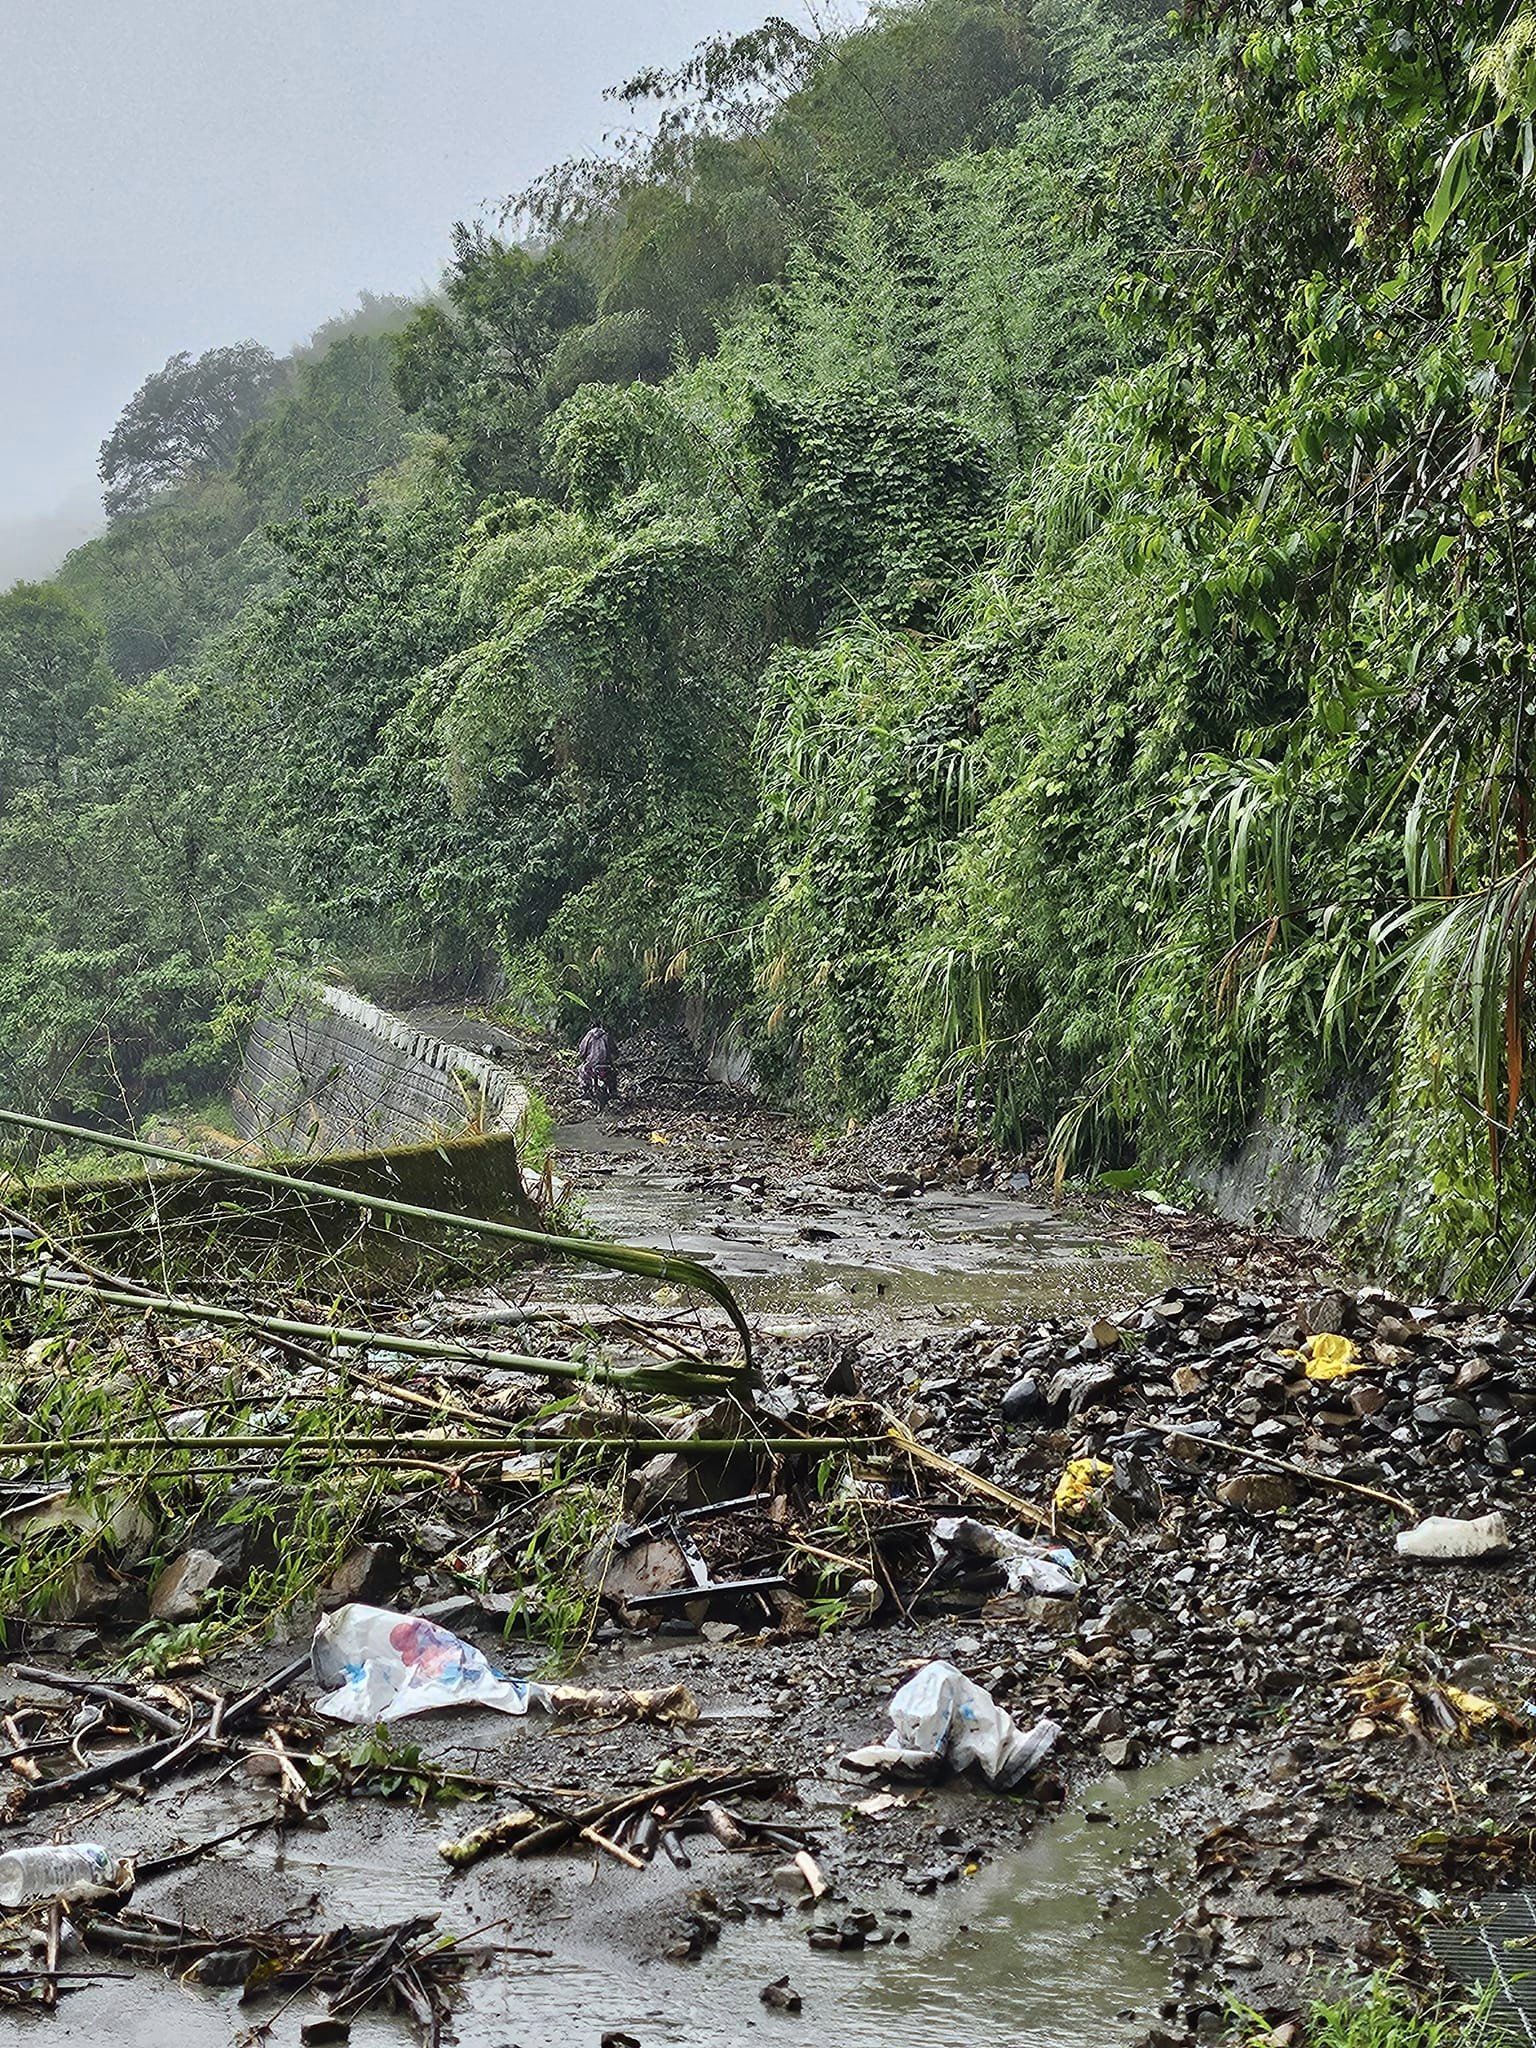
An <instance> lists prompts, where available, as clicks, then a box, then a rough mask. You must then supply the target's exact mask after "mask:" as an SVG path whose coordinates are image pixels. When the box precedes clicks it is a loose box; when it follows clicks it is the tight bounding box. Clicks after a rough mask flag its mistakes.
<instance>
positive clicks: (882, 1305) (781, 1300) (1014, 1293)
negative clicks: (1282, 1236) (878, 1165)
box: [546, 1120, 1172, 1323]
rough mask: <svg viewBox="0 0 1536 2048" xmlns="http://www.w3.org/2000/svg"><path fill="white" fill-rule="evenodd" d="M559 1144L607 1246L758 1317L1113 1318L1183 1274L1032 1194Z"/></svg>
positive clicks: (572, 1140) (630, 1137)
mask: <svg viewBox="0 0 1536 2048" xmlns="http://www.w3.org/2000/svg"><path fill="white" fill-rule="evenodd" d="M553 1142H554V1146H555V1152H556V1158H557V1161H558V1162H559V1165H560V1168H561V1170H562V1172H563V1173H564V1174H565V1176H566V1178H567V1182H568V1186H569V1189H570V1192H571V1193H572V1194H573V1195H574V1196H575V1197H576V1198H577V1199H578V1201H579V1202H580V1204H581V1209H582V1213H583V1215H584V1217H585V1219H586V1221H587V1223H588V1224H589V1225H590V1227H591V1228H592V1229H593V1230H594V1231H595V1232H596V1233H597V1234H598V1235H599V1236H602V1237H606V1238H612V1239H616V1240H620V1241H622V1242H624V1243H627V1244H637V1245H644V1246H646V1247H648V1248H650V1249H652V1250H657V1251H674V1252H677V1253H679V1254H680V1255H682V1256H686V1257H688V1258H693V1259H697V1260H700V1261H701V1262H702V1263H704V1264H705V1265H708V1266H710V1267H711V1268H712V1269H713V1270H714V1271H715V1272H717V1273H719V1274H721V1275H722V1276H723V1277H724V1278H726V1279H728V1280H729V1281H730V1282H731V1285H732V1287H733V1288H734V1290H735V1291H736V1293H737V1295H738V1296H739V1297H740V1299H741V1300H742V1302H743V1304H744V1306H746V1307H747V1308H748V1309H749V1310H750V1311H753V1312H755V1313H758V1314H763V1315H786V1314H811V1315H814V1316H816V1317H817V1318H818V1319H822V1320H826V1319H832V1318H837V1317H841V1316H849V1315H857V1316H858V1317H859V1318H860V1319H861V1320H863V1321H869V1320H870V1319H871V1318H875V1319H883V1318H890V1319H893V1320H897V1321H933V1322H953V1321H960V1322H966V1321H969V1320H971V1318H973V1317H980V1318H982V1319H983V1320H985V1321H987V1322H995V1323H1007V1322H1017V1321H1020V1320H1023V1319H1025V1318H1027V1317H1030V1316H1036V1315H1041V1314H1048V1313H1062V1312H1071V1311H1079V1310H1081V1311H1083V1312H1087V1311H1088V1310H1090V1309H1102V1307H1103V1306H1104V1303H1105V1302H1106V1300H1107V1299H1109V1298H1112V1297H1116V1296H1118V1295H1120V1294H1122V1293H1123V1294H1124V1295H1125V1296H1126V1297H1127V1298H1140V1297H1141V1296H1143V1295H1145V1294H1148V1293H1153V1292H1155V1291H1157V1289H1159V1288H1160V1287H1162V1286H1163V1285H1164V1284H1165V1283H1166V1282H1167V1281H1168V1280H1169V1279H1170V1278H1171V1277H1172V1269H1171V1267H1170V1263H1169V1261H1168V1257H1167V1254H1166V1253H1165V1252H1164V1251H1163V1250H1162V1249H1161V1247H1159V1246H1156V1245H1153V1244H1151V1243H1149V1244H1147V1245H1145V1246H1141V1247H1138V1246H1135V1245H1125V1244H1105V1243H1103V1242H1100V1241H1098V1240H1096V1239H1095V1238H1094V1236H1093V1235H1092V1234H1091V1233H1090V1232H1089V1231H1088V1230H1086V1229H1085V1228H1083V1227H1081V1226H1080V1225H1078V1224H1076V1223H1074V1222H1073V1221H1072V1220H1071V1219H1070V1218H1069V1217H1066V1216H1064V1215H1062V1214H1061V1213H1060V1212H1059V1211H1055V1210H1051V1209H1047V1208H1043V1207H1041V1206H1040V1205H1039V1204H1037V1203H1034V1202H1031V1201H1029V1200H1028V1199H1026V1198H1025V1197H1023V1196H1022V1195H1021V1196H1009V1195H1005V1194H999V1193H996V1192H985V1193H980V1192H978V1193H969V1192H964V1191H957V1190H948V1189H942V1190H941V1189H935V1190H931V1191H929V1192H927V1193H924V1194H919V1195H914V1196H912V1197H910V1198H892V1197H888V1196H883V1195H858V1196H849V1195H845V1194H841V1193H839V1192H838V1191H836V1190H833V1189H830V1188H828V1187H825V1186H821V1185H818V1184H817V1183H816V1182H815V1181H814V1180H810V1179H807V1181H806V1182H805V1183H804V1184H803V1185H798V1186H797V1185H792V1184H786V1185H783V1186H774V1185H773V1184H771V1183H768V1184H765V1183H764V1182H763V1181H762V1180H760V1179H759V1180H755V1181H753V1180H747V1181H741V1182H735V1183H733V1182H731V1180H730V1178H729V1176H730V1170H731V1162H730V1158H729V1153H728V1151H726V1150H725V1149H724V1148H723V1147H721V1148H720V1149H718V1150H717V1149H716V1148H715V1147H703V1146H701V1147H689V1148H683V1147H672V1146H670V1145H669V1146H666V1147H662V1146H661V1145H659V1144H655V1143H652V1142H650V1141H648V1140H647V1139H646V1138H645V1137H643V1136H640V1135H636V1134H634V1133H632V1132H628V1131H625V1130H622V1129H615V1128H612V1127H609V1126H607V1125H604V1124H602V1123H600V1122H598V1121H596V1120H592V1121H589V1122H586V1123H582V1124H575V1125H567V1126H564V1127H562V1128H561V1129H559V1130H557V1131H556V1132H555V1134H554V1140H553ZM559 1285H560V1283H559V1282H557V1283H556V1288H557V1290H558V1287H559ZM546 1291H549V1290H546ZM579 1291H580V1292H581V1293H582V1294H583V1295H584V1296H590V1295H591V1294H592V1293H594V1292H598V1291H601V1292H603V1293H604V1294H606V1295H607V1296H609V1297H610V1298H613V1299H636V1298H641V1297H643V1296H644V1295H645V1294H646V1293H648V1292H649V1283H647V1282H644V1281H635V1280H630V1279H626V1278H625V1277H623V1276H618V1275H615V1276H612V1277H611V1278H609V1279H607V1280H604V1281H599V1282H597V1283H596V1284H594V1278H593V1276H592V1275H591V1274H583V1275H582V1276H581V1278H580V1282H579Z"/></svg>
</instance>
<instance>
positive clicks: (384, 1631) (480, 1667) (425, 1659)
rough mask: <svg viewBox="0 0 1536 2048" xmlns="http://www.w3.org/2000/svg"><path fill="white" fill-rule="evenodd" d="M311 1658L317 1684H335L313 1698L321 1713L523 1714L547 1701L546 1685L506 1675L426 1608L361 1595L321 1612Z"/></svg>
mask: <svg viewBox="0 0 1536 2048" xmlns="http://www.w3.org/2000/svg"><path fill="white" fill-rule="evenodd" d="M310 1664H311V1668H312V1669H313V1671H314V1675H315V1681H316V1683H317V1684H319V1685H323V1686H329V1687H331V1688H333V1690H331V1691H329V1692H327V1693H326V1694H325V1696H324V1698H322V1699H319V1700H316V1702H315V1707H316V1710H317V1712H319V1713H322V1714H325V1715H328V1716H329V1718H330V1719H331V1720H333V1721H349V1722H351V1723H353V1724H354V1725H356V1726H366V1725H368V1724H371V1723H372V1722H375V1721H402V1720H404V1719H405V1717H406V1716H407V1715H408V1714H425V1713H427V1712H428V1711H429V1710H430V1709H431V1708H433V1707H469V1706H473V1707H494V1708H495V1709H496V1711H497V1712H498V1713H502V1714H526V1713H527V1711H528V1709H529V1708H530V1707H547V1706H549V1704H550V1698H549V1694H548V1693H547V1692H546V1691H545V1689H544V1687H543V1686H541V1685H534V1684H532V1683H531V1682H529V1681H526V1680H524V1679H521V1678H507V1677H504V1676H503V1675H502V1673H501V1672H499V1671H497V1670H496V1669H495V1668H494V1667H493V1666H492V1665H490V1664H488V1663H487V1662H486V1660H485V1658H484V1657H483V1656H482V1655H481V1654H480V1652H479V1651H478V1650H477V1649H476V1648H475V1646H474V1644H473V1643H466V1642H464V1641H463V1640H462V1638H461V1637H459V1636H456V1635H454V1634H453V1633H452V1632H451V1631H450V1630H448V1629H446V1628H440V1627H439V1626H438V1624H437V1623H436V1622H435V1621H428V1620H427V1619H426V1618H425V1616H424V1615H420V1614H396V1613H395V1612H394V1611H393V1610H392V1609H390V1608H387V1607H364V1606H362V1605H361V1604H360V1603H358V1602H356V1601H354V1602H353V1603H352V1604H351V1605H349V1606H346V1607H338V1608H337V1609H336V1611H335V1613H334V1614H327V1615H325V1616H324V1617H323V1618H322V1620H321V1622H320V1624H319V1626H318V1627H317V1628H316V1630H315V1639H314V1642H313V1644H312V1645H311V1647H310Z"/></svg>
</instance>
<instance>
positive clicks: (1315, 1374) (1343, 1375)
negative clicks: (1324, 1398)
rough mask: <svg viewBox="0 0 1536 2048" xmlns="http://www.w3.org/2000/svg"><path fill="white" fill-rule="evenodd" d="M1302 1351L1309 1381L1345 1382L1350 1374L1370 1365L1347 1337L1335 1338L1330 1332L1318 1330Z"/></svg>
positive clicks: (1361, 1370) (1362, 1370)
mask: <svg viewBox="0 0 1536 2048" xmlns="http://www.w3.org/2000/svg"><path fill="white" fill-rule="evenodd" d="M1303 1350H1304V1353H1305V1356H1306V1361H1307V1362H1306V1366H1305V1368H1304V1370H1305V1372H1306V1376H1307V1378H1308V1379H1309V1380H1346V1379H1348V1378H1349V1377H1350V1375H1351V1374H1352V1373H1357V1372H1364V1370H1365V1368H1366V1366H1367V1365H1369V1363H1370V1360H1369V1359H1366V1358H1362V1357H1361V1356H1360V1353H1359V1352H1358V1351H1357V1350H1356V1348H1355V1346H1354V1344H1353V1343H1352V1342H1351V1341H1350V1339H1349V1338H1348V1337H1340V1336H1337V1335H1335V1333H1334V1332H1333V1331H1331V1330H1319V1331H1318V1332H1317V1333H1316V1335H1315V1336H1312V1337H1309V1338H1308V1339H1307V1341H1306V1344H1305V1346H1304V1347H1303Z"/></svg>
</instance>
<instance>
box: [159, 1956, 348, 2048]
mask: <svg viewBox="0 0 1536 2048" xmlns="http://www.w3.org/2000/svg"><path fill="white" fill-rule="evenodd" d="M260 1960H261V1958H260V1956H259V1955H258V1954H257V1952H256V1950H255V1949H253V1948H219V1949H215V1950H214V1952H213V1954H212V1955H210V1956H203V1957H201V1958H200V1959H199V1960H198V1961H197V1962H195V1963H193V1964H192V1966H191V1967H190V1969H188V1971H187V1972H186V1974H187V1976H188V1977H189V1978H190V1979H191V1981H192V1982H193V1983H194V1984H206V1985H208V1986H209V1987H210V1988H216V1989H219V1990H227V1989H228V1988H229V1987H230V1985H232V1984H244V1982H245V1981H246V1979H247V1978H248V1977H249V1976H250V1974H251V1972H252V1971H253V1970H254V1969H255V1968H256V1965H257V1964H258V1963H259V1962H260ZM323 2038H324V2039H326V2040H332V2041H334V2040H345V2039H346V2036H345V2035H344V2034H343V2035H336V2034H328V2035H325V2036H324V2037H323Z"/></svg>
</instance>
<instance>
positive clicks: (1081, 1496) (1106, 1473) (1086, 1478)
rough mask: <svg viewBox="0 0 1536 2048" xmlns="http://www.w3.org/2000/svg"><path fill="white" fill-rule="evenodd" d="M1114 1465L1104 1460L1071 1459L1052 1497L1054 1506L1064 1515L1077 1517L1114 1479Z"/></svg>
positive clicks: (1063, 1468)
mask: <svg viewBox="0 0 1536 2048" xmlns="http://www.w3.org/2000/svg"><path fill="white" fill-rule="evenodd" d="M1114 1471H1115V1468H1114V1466H1113V1465H1106V1464H1105V1462H1104V1460H1103V1459H1102V1458H1069V1459H1068V1460H1067V1462H1066V1464H1065V1465H1064V1466H1063V1467H1062V1473H1061V1477H1060V1478H1059V1479H1058V1480H1057V1482H1056V1491H1055V1493H1054V1494H1053V1495H1052V1496H1051V1503H1052V1505H1053V1506H1054V1507H1055V1508H1057V1509H1058V1510H1059V1511H1060V1512H1061V1513H1062V1514H1064V1515H1075V1514H1076V1513H1077V1511H1078V1509H1079V1508H1083V1507H1086V1506H1087V1505H1088V1503H1089V1501H1091V1500H1092V1499H1093V1496H1094V1495H1095V1494H1096V1493H1097V1492H1098V1490H1099V1488H1100V1486H1101V1485H1102V1484H1103V1483H1104V1481H1105V1480H1106V1479H1112V1478H1113V1477H1114Z"/></svg>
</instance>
